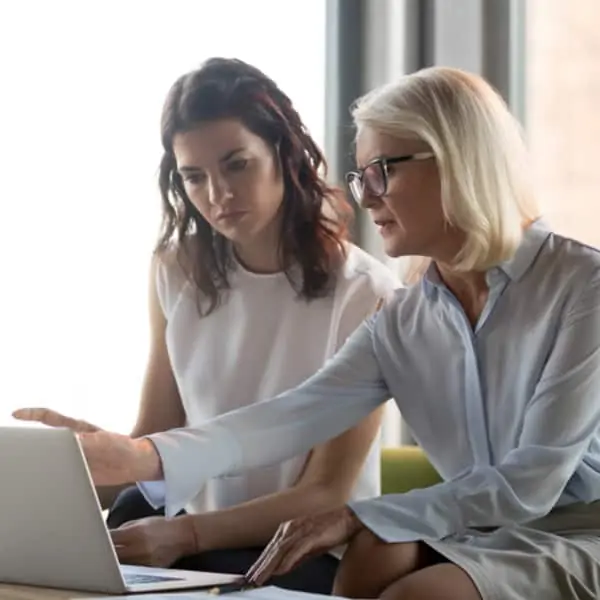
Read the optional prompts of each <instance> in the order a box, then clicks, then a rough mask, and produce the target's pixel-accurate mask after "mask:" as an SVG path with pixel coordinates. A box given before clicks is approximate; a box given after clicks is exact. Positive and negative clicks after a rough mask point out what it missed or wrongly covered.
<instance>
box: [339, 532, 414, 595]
mask: <svg viewBox="0 0 600 600" xmlns="http://www.w3.org/2000/svg"><path fill="white" fill-rule="evenodd" d="M417 564H418V545H417V544H416V543H406V544H388V543H386V542H383V541H381V540H380V539H379V538H378V537H376V536H375V535H374V534H372V533H371V532H370V531H369V530H363V531H362V532H361V533H359V534H358V535H357V536H356V537H355V538H354V539H353V540H352V542H351V543H350V545H349V546H348V548H347V550H346V552H345V553H344V556H343V558H342V560H341V562H340V566H339V568H338V571H337V574H336V577H335V582H334V587H333V595H337V596H346V597H349V598H378V597H379V595H380V594H381V593H382V592H383V591H384V590H385V589H386V588H387V587H388V586H389V585H390V584H391V583H392V582H394V581H395V580H397V579H398V578H399V577H401V576H403V575H404V574H407V573H410V572H412V571H414V570H415V569H416V568H417Z"/></svg>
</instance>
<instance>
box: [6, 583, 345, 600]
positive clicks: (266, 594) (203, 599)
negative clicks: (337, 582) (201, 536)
mask: <svg viewBox="0 0 600 600" xmlns="http://www.w3.org/2000/svg"><path fill="white" fill-rule="evenodd" d="M80 598H81V600H85V599H86V598H93V599H94V600H96V599H98V598H113V599H114V600H217V599H218V598H219V596H212V595H210V594H207V593H206V592H200V591H193V590H188V591H181V592H168V593H162V592H155V593H152V592H151V593H145V594H134V595H127V596H103V595H102V594H85V593H82V592H73V591H62V590H52V589H48V588H35V587H26V586H16V585H3V584H0V600H79V599H80ZM336 598H337V600H343V599H341V598H339V597H336V596H320V595H317V594H305V593H303V592H291V591H289V590H283V589H281V588H278V587H274V586H268V587H264V588H259V589H256V590H249V591H246V592H235V593H232V594H224V595H223V600H336Z"/></svg>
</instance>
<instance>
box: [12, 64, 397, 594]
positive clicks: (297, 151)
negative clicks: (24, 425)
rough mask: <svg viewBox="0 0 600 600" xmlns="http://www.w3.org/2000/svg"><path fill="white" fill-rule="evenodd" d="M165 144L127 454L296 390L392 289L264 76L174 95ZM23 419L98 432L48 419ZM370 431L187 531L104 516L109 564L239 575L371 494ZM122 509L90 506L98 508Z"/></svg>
mask: <svg viewBox="0 0 600 600" xmlns="http://www.w3.org/2000/svg"><path fill="white" fill-rule="evenodd" d="M161 135H162V143H163V147H164V155H163V158H162V161H161V165H160V174H159V181H160V191H161V194H162V200H163V215H164V219H163V230H162V234H161V236H160V240H159V242H158V246H157V249H156V254H155V258H154V261H153V265H152V270H151V276H150V317H151V331H152V337H151V339H152V343H151V352H150V357H149V362H148V367H147V372H146V376H145V381H144V385H143V392H142V398H141V405H140V410H139V415H138V418H137V423H136V425H135V427H134V429H133V431H132V433H131V436H132V438H138V437H140V436H145V435H149V434H152V433H156V432H161V431H166V430H169V429H173V428H176V427H183V426H184V425H187V426H190V427H195V426H201V425H202V424H203V423H204V422H205V421H207V420H209V419H211V418H213V417H216V416H218V415H220V414H223V413H226V412H228V411H231V410H234V409H237V408H240V407H243V406H247V405H249V404H253V403H255V402H258V401H260V400H261V399H262V398H264V397H268V396H273V395H277V394H279V393H281V392H283V391H285V390H286V389H289V388H290V387H293V386H295V385H298V384H300V383H301V382H302V381H303V380H305V379H306V378H307V377H309V376H310V375H312V374H313V373H315V372H316V371H317V370H318V369H319V368H320V367H321V366H322V365H323V364H324V363H325V362H326V361H327V360H328V359H329V358H330V357H331V356H332V355H333V354H334V353H335V351H336V350H337V349H339V348H340V346H341V345H342V344H343V342H344V340H345V339H346V338H347V337H348V335H349V334H350V333H351V332H353V331H354V330H355V329H356V328H357V327H358V326H359V325H360V323H361V322H362V321H363V320H364V319H365V318H366V317H367V316H368V315H369V314H370V313H372V312H373V310H374V307H375V305H376V303H377V301H378V299H379V298H381V297H385V296H388V295H390V294H391V293H392V291H393V289H394V288H395V287H396V285H397V281H396V278H395V277H394V276H393V275H392V273H391V272H390V271H389V270H388V268H387V267H385V266H384V265H383V264H381V263H379V262H378V261H376V260H375V259H374V258H372V257H370V256H369V255H367V254H366V253H365V252H363V251H361V250H360V249H359V248H357V247H355V246H353V245H352V244H350V243H348V241H347V227H346V224H345V221H344V219H346V217H347V214H348V212H349V206H348V205H347V204H346V203H345V201H344V200H343V199H342V198H341V197H340V194H339V192H338V191H336V190H334V189H333V188H331V187H329V186H328V185H327V184H326V182H325V180H324V178H323V177H324V174H323V173H322V170H323V167H324V160H323V156H322V154H321V152H320V151H319V149H318V147H317V145H316V144H315V142H314V141H313V139H312V138H311V137H310V135H309V134H308V132H307V130H306V128H305V126H304V124H303V123H302V121H301V119H300V117H299V116H298V114H297V112H296V111H295V109H294V107H293V105H292V103H291V101H290V99H289V98H288V97H287V96H286V95H285V94H284V93H283V92H282V91H281V90H280V89H279V88H278V87H277V85H276V84H275V83H274V82H273V81H272V80H271V79H269V78H268V77H266V76H265V75H264V74H263V73H261V72H260V71H259V70H258V69H256V68H254V67H252V66H250V65H247V64H245V63H243V62H241V61H238V60H225V59H212V60H209V61H208V62H206V63H205V64H204V65H203V66H202V67H201V68H200V69H198V70H196V71H193V72H191V73H188V74H186V75H183V76H182V77H180V78H179V79H178V80H177V81H176V82H175V84H174V85H173V87H172V89H171V90H170V92H169V94H168V97H167V99H166V103H165V105H164V110H163V115H162V124H161ZM18 415H20V416H21V417H23V418H41V420H43V421H44V422H46V423H48V424H52V425H67V426H71V427H73V428H74V429H76V430H78V431H94V430H97V429H98V428H97V427H94V426H92V425H89V424H86V423H83V422H80V421H75V420H73V419H68V418H67V417H63V416H62V415H59V414H57V413H53V412H52V411H36V410H34V411H33V412H31V411H27V410H25V411H22V412H18V413H17V416H18ZM379 425H380V411H379V410H375V411H373V412H372V414H370V415H369V416H367V415H365V419H363V420H362V421H361V422H360V423H358V424H357V425H356V427H354V428H353V429H352V430H350V431H348V432H346V433H344V434H343V435H341V436H340V437H338V438H337V439H334V440H332V441H329V442H327V443H325V444H323V445H318V446H316V447H311V448H304V449H303V450H302V451H301V452H298V453H295V452H292V453H291V454H289V456H287V457H286V459H285V460H283V461H274V464H271V465H270V466H264V467H256V468H249V469H246V470H242V471H239V472H237V473H235V474H232V475H231V476H229V477H224V478H220V479H215V480H212V481H206V482H205V484H204V485H201V486H198V488H196V489H195V490H194V493H193V494H192V495H191V496H190V497H189V498H188V499H187V500H186V502H185V503H183V504H182V505H181V506H180V507H179V508H185V509H186V511H187V513H188V515H187V516H183V515H182V516H181V517H180V518H176V519H168V520H167V519H165V518H164V517H162V516H156V515H158V514H159V513H157V512H156V511H153V510H152V508H151V507H150V506H149V505H148V504H147V503H146V502H145V500H144V499H143V498H142V496H141V495H140V494H139V492H137V488H133V489H127V490H125V491H124V492H122V493H121V495H120V496H119V498H118V499H117V501H116V504H114V505H113V507H112V510H111V512H110V515H109V525H110V526H111V527H113V528H116V527H119V526H121V527H119V529H117V530H116V531H113V532H112V534H113V536H114V540H115V545H116V550H117V553H118V555H119V558H120V559H121V560H123V561H124V562H128V563H140V564H147V565H157V566H170V565H173V564H174V563H176V564H177V567H179V568H188V569H199V570H211V571H219V572H234V573H235V572H239V573H243V572H245V571H247V570H248V569H249V568H250V566H251V565H252V564H253V563H254V562H255V561H256V560H257V558H258V557H259V556H260V553H261V551H262V549H263V548H264V546H265V544H266V542H267V541H268V540H269V539H270V538H271V537H272V536H273V534H274V533H275V532H276V530H277V527H278V525H279V524H280V523H281V522H283V521H288V520H290V519H293V518H297V517H300V516H302V515H310V514H315V513H319V512H322V511H324V510H331V509H333V508H336V507H341V506H343V505H344V503H345V502H346V501H347V500H348V499H349V498H354V499H355V500H359V499H366V498H369V497H373V496H377V495H378V494H379V444H378V443H377V442H375V443H373V442H374V440H376V439H377V432H378V429H379ZM247 427H248V430H249V431H251V430H252V428H253V427H254V425H253V423H251V422H249V423H248V424H247ZM265 442H266V443H268V442H267V440H265ZM266 448H267V446H265V449H266ZM189 459H190V460H189V464H188V465H187V468H189V469H191V470H192V471H193V469H194V468H195V462H196V457H195V456H194V455H191V456H190V457H189ZM116 491H117V490H114V489H113V490H107V489H101V490H100V492H101V495H102V496H103V497H104V505H105V506H108V505H109V504H110V502H111V501H112V500H113V499H114V496H115V492H116ZM184 505H185V506H184ZM178 510H179V509H178ZM142 517H145V518H142ZM125 523H126V524H125ZM181 559H183V560H181ZM337 564H338V559H337V558H335V556H334V555H327V556H321V557H317V558H315V559H314V560H313V561H311V562H310V563H309V564H307V565H306V566H304V567H303V568H301V569H299V570H298V572H297V573H293V574H291V575H288V576H285V577H282V578H280V579H279V580H278V584H279V585H281V586H286V587H291V588H294V589H303V590H308V591H313V592H322V593H329V592H330V591H331V586H332V583H333V577H334V575H335V570H336V568H337Z"/></svg>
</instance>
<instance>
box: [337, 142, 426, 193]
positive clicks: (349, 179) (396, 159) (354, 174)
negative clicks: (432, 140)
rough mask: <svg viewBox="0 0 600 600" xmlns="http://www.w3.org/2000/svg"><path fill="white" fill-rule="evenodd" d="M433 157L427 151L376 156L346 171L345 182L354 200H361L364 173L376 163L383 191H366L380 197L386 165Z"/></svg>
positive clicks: (386, 180) (385, 190)
mask: <svg viewBox="0 0 600 600" xmlns="http://www.w3.org/2000/svg"><path fill="white" fill-rule="evenodd" d="M434 157H435V154H434V153H433V152H429V151H427V152H415V153H414V154H403V155H402V156H390V157H386V156H380V157H378V158H374V159H373V160H372V161H370V162H369V163H367V164H366V165H365V166H364V167H363V168H362V169H356V170H355V171H348V173H346V183H347V185H348V187H349V188H350V192H351V193H352V197H353V198H354V200H355V201H356V202H361V201H362V199H363V197H364V191H365V185H364V183H363V176H364V173H365V171H366V170H367V169H369V168H371V167H373V166H374V165H378V166H379V168H380V170H381V175H382V181H383V191H381V192H378V191H376V190H372V189H369V190H368V192H369V194H371V195H372V196H375V197H376V198H381V197H382V196H385V194H386V192H387V188H388V165H393V164H396V163H403V162H409V161H413V160H428V159H430V158H434ZM356 186H359V187H356Z"/></svg>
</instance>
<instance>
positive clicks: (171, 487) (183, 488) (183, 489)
mask: <svg viewBox="0 0 600 600" xmlns="http://www.w3.org/2000/svg"><path fill="white" fill-rule="evenodd" d="M147 439H149V440H150V441H151V442H152V443H153V444H154V446H155V448H156V451H157V452H158V455H159V457H160V460H161V463H162V471H163V476H164V484H163V490H162V494H161V491H160V490H159V488H158V487H157V486H156V485H155V484H156V483H161V482H140V483H138V486H139V488H140V491H141V492H142V493H143V494H144V496H145V497H147V498H148V500H149V501H150V504H152V505H154V504H153V503H156V504H159V505H164V509H165V516H166V517H167V518H171V517H175V516H176V515H177V514H178V513H179V512H180V511H181V510H183V508H184V507H185V506H186V504H188V502H190V501H191V500H193V499H194V498H195V497H196V496H197V495H198V493H199V492H200V490H201V489H202V488H203V487H204V485H205V484H206V482H207V481H209V480H210V479H212V478H214V477H220V476H226V475H230V474H232V473H234V472H235V471H236V469H238V468H239V467H240V464H241V462H242V461H241V450H240V448H239V444H238V443H237V441H236V439H235V437H234V436H233V435H232V434H231V433H230V431H229V430H227V429H225V428H224V427H221V426H218V425H215V424H207V425H205V426H203V427H198V428H186V429H173V430H170V431H164V432H161V433H155V434H152V435H149V436H147ZM149 483H150V485H149ZM146 494H147V496H146Z"/></svg>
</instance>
